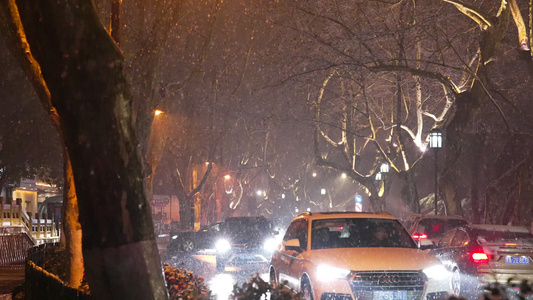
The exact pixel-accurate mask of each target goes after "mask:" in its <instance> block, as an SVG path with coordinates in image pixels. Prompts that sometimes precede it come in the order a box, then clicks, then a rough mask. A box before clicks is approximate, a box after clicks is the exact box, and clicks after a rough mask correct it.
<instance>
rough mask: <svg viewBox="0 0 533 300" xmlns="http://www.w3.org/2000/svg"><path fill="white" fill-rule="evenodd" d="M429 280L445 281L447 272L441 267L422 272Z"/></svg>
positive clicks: (436, 266)
mask: <svg viewBox="0 0 533 300" xmlns="http://www.w3.org/2000/svg"><path fill="white" fill-rule="evenodd" d="M422 272H424V274H426V276H427V277H428V278H429V279H445V278H448V276H449V273H448V270H446V268H445V267H444V266H443V265H434V266H431V267H429V268H425V269H424V270H422Z"/></svg>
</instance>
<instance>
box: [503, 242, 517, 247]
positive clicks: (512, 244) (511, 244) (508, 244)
mask: <svg viewBox="0 0 533 300" xmlns="http://www.w3.org/2000/svg"><path fill="white" fill-rule="evenodd" d="M503 245H504V246H518V244H517V243H503Z"/></svg>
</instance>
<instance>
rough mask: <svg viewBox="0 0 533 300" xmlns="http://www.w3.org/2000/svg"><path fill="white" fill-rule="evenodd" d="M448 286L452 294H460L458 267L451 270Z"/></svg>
mask: <svg viewBox="0 0 533 300" xmlns="http://www.w3.org/2000/svg"><path fill="white" fill-rule="evenodd" d="M450 288H451V290H452V294H453V295H455V296H459V295H461V272H460V271H459V268H455V269H454V270H453V272H452V276H451V278H450Z"/></svg>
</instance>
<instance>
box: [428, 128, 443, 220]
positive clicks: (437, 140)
mask: <svg viewBox="0 0 533 300" xmlns="http://www.w3.org/2000/svg"><path fill="white" fill-rule="evenodd" d="M429 148H431V149H434V150H435V214H437V200H438V194H439V185H438V181H437V174H438V169H437V152H438V150H439V149H440V148H442V131H440V130H439V129H437V128H433V129H432V130H431V131H430V132H429Z"/></svg>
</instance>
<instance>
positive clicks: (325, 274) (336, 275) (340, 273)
mask: <svg viewBox="0 0 533 300" xmlns="http://www.w3.org/2000/svg"><path fill="white" fill-rule="evenodd" d="M316 273H317V274H318V278H319V279H320V280H322V281H328V280H331V279H343V278H346V276H348V275H349V274H350V270H348V269H341V268H335V267H331V266H328V265H320V266H318V267H317V268H316Z"/></svg>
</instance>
